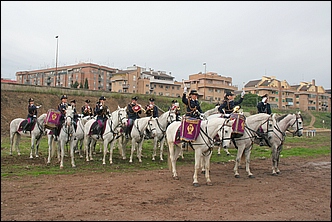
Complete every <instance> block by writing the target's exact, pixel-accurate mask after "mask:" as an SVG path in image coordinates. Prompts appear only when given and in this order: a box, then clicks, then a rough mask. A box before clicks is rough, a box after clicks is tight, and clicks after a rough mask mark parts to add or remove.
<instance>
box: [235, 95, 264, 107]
mask: <svg viewBox="0 0 332 222" xmlns="http://www.w3.org/2000/svg"><path fill="white" fill-rule="evenodd" d="M240 96H241V95H237V96H236V97H235V99H234V100H235V101H238V100H239V99H240ZM260 100H261V99H260V97H259V96H258V95H256V94H252V93H248V94H245V95H244V99H243V102H242V103H241V106H242V107H244V106H246V107H256V106H257V103H258V102H259V101H260Z"/></svg>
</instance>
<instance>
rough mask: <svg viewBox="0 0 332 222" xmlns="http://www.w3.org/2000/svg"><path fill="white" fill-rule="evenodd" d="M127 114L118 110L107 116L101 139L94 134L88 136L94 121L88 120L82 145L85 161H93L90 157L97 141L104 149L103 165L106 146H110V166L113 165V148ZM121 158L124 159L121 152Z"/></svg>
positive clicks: (124, 109) (125, 122)
mask: <svg viewBox="0 0 332 222" xmlns="http://www.w3.org/2000/svg"><path fill="white" fill-rule="evenodd" d="M127 120H128V119H127V112H126V108H120V107H119V106H118V108H117V109H116V110H115V111H113V112H112V113H111V115H109V117H108V119H107V121H106V122H105V128H104V131H103V133H102V137H99V136H98V135H96V134H91V135H89V132H90V128H91V126H92V124H93V123H94V122H95V121H96V120H95V119H90V120H88V122H87V123H86V124H85V125H84V143H85V152H86V161H90V160H93V157H92V150H93V148H94V145H95V143H96V142H97V141H98V140H101V141H103V147H104V154H103V164H104V165H105V164H106V154H107V151H108V144H110V158H109V162H110V164H113V161H112V154H113V147H114V143H115V141H116V138H118V137H119V136H120V135H121V134H122V131H123V130H122V129H123V127H125V126H126V124H127ZM122 158H123V159H126V156H125V155H124V152H122Z"/></svg>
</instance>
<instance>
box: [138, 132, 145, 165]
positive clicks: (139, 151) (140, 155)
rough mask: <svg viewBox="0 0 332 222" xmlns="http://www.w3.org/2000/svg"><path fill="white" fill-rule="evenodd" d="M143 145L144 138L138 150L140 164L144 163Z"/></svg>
mask: <svg viewBox="0 0 332 222" xmlns="http://www.w3.org/2000/svg"><path fill="white" fill-rule="evenodd" d="M143 143H144V137H143V139H142V140H141V141H140V142H139V143H138V149H137V158H138V162H140V163H142V150H143Z"/></svg>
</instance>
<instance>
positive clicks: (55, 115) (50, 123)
mask: <svg viewBox="0 0 332 222" xmlns="http://www.w3.org/2000/svg"><path fill="white" fill-rule="evenodd" d="M60 115H61V112H60V111H59V110H55V109H49V110H48V111H47V116H46V118H45V120H44V124H45V127H46V128H47V129H54V128H56V127H57V126H58V125H59V122H60Z"/></svg>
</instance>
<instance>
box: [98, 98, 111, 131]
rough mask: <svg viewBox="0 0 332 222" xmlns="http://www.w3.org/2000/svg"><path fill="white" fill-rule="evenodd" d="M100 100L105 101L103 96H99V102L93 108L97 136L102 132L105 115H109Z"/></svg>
mask: <svg viewBox="0 0 332 222" xmlns="http://www.w3.org/2000/svg"><path fill="white" fill-rule="evenodd" d="M100 100H104V101H105V100H106V98H105V96H101V97H100V98H99V101H98V102H97V103H96V107H95V114H96V115H97V120H96V121H97V123H98V125H97V128H96V131H97V134H98V135H100V134H101V132H102V129H103V128H104V126H105V122H106V120H107V115H109V111H108V107H107V106H106V105H105V104H104V105H103V104H102V103H101V102H100Z"/></svg>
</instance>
